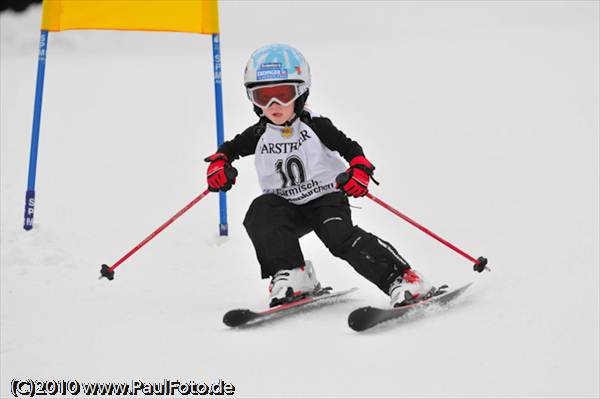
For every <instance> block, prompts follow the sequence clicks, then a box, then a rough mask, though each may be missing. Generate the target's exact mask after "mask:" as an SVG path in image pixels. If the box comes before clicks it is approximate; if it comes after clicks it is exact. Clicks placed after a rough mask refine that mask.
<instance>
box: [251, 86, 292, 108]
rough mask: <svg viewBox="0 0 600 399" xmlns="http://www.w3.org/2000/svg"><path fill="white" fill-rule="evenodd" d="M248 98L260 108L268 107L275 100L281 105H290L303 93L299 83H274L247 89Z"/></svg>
mask: <svg viewBox="0 0 600 399" xmlns="http://www.w3.org/2000/svg"><path fill="white" fill-rule="evenodd" d="M247 92H248V98H249V99H250V101H252V103H253V104H254V105H256V106H258V107H261V108H269V107H270V106H271V104H273V103H274V102H277V103H279V104H281V105H283V106H287V105H290V104H291V103H292V102H294V101H295V100H296V99H297V98H298V97H300V96H301V95H302V93H304V90H302V87H301V85H300V84H299V83H276V84H272V85H266V86H257V87H252V88H250V89H247Z"/></svg>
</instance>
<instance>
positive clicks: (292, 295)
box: [269, 260, 321, 307]
mask: <svg viewBox="0 0 600 399" xmlns="http://www.w3.org/2000/svg"><path fill="white" fill-rule="evenodd" d="M320 289H321V283H319V281H318V280H317V275H316V274H315V270H314V269H313V265H312V263H311V262H310V261H308V260H307V261H306V262H305V265H304V266H300V267H298V268H296V269H292V270H280V271H278V272H277V273H275V275H274V276H273V278H272V279H271V283H270V284H269V307H274V306H278V305H282V304H284V303H290V302H294V301H297V300H299V299H302V298H305V297H306V296H308V295H310V294H312V293H314V292H315V291H318V290H320Z"/></svg>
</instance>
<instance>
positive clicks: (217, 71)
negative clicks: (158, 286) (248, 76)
mask: <svg viewBox="0 0 600 399" xmlns="http://www.w3.org/2000/svg"><path fill="white" fill-rule="evenodd" d="M212 48H213V66H214V79H215V108H216V112H217V145H221V144H223V141H225V134H224V128H223V92H222V86H221V45H220V36H219V34H218V33H213V35H212ZM219 211H220V215H221V219H220V223H219V234H220V235H222V236H226V235H228V234H229V229H228V226H227V194H225V193H224V192H222V191H220V192H219Z"/></svg>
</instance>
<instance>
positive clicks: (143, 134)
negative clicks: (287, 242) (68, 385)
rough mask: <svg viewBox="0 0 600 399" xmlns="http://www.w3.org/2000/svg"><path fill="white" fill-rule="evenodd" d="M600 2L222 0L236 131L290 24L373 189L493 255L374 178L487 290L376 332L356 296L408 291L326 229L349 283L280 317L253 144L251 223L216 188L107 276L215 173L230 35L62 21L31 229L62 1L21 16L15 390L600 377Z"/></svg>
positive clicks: (320, 391)
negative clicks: (266, 277) (26, 210)
mask: <svg viewBox="0 0 600 399" xmlns="http://www.w3.org/2000/svg"><path fill="white" fill-rule="evenodd" d="M599 4H600V3H598V2H597V1H582V2H576V1H572V2H558V1H552V2H541V1H536V2H492V1H490V2H433V1H432V2H423V3H413V2H404V1H403V2H368V3H367V2H304V1H303V2H294V3H291V2H271V1H265V2H254V1H253V2H249V1H248V2H236V1H223V2H221V4H220V14H221V15H220V17H221V29H222V52H223V56H222V59H223V84H224V102H225V104H224V105H225V128H226V137H227V138H232V137H233V136H234V134H236V133H238V132H240V131H242V130H243V129H244V128H245V127H246V126H248V125H250V124H251V123H253V122H254V121H255V117H254V115H253V113H252V110H251V106H250V104H249V103H248V100H247V99H246V97H245V94H244V91H243V89H242V71H243V67H244V65H245V62H246V60H247V57H248V56H249V54H250V53H251V51H252V50H254V49H255V48H257V47H259V46H261V45H264V44H266V43H271V42H283V43H289V44H292V45H294V46H296V47H298V48H299V49H301V51H302V52H303V53H304V54H305V56H306V57H307V59H308V60H309V62H310V64H311V67H312V71H313V82H314V85H313V88H312V91H311V97H310V99H309V102H310V104H311V106H312V107H313V109H314V110H315V111H317V112H320V113H322V114H324V115H327V116H329V117H331V118H332V120H333V121H334V123H335V124H336V125H337V126H338V127H339V128H340V129H342V130H343V131H344V132H345V133H347V134H348V135H350V136H351V137H353V138H355V139H357V140H358V141H359V142H360V143H361V144H362V145H363V147H364V148H365V150H366V154H367V156H368V157H369V158H370V159H371V160H372V161H373V162H374V163H375V164H376V165H377V177H378V179H379V180H380V181H381V183H382V184H381V186H379V187H373V189H372V193H373V194H375V195H377V196H378V197H380V198H382V199H383V200H385V201H386V202H389V203H390V204H391V205H393V206H395V207H397V208H398V209H399V210H401V211H402V212H404V213H406V214H407V215H409V216H410V217H412V218H414V219H415V220H417V221H419V222H421V223H423V224H424V225H425V226H427V227H429V228H430V229H432V230H433V231H435V232H437V233H438V234H440V235H442V236H443V237H445V238H447V239H448V240H450V241H452V242H454V243H455V244H457V245H458V246H459V247H461V248H463V249H464V250H466V251H467V252H470V253H472V254H473V255H475V256H479V255H485V256H487V257H488V258H489V260H490V266H491V268H492V272H491V273H484V274H481V275H479V274H477V273H474V272H473V271H472V270H471V265H470V263H469V262H468V261H466V260H465V259H463V258H462V257H460V256H459V255H457V254H455V253H453V252H451V251H450V250H448V249H446V248H445V247H443V246H442V245H440V244H439V243H437V242H436V241H434V240H432V239H430V238H429V237H427V236H426V235H424V234H423V233H422V232H420V231H418V230H417V229H415V228H413V227H411V226H410V225H408V224H407V223H405V222H403V221H401V220H400V219H398V218H396V217H394V216H393V215H392V214H390V213H389V212H387V211H386V210H384V209H383V208H381V207H379V206H378V205H376V204H375V203H373V202H370V201H369V200H367V199H362V200H356V201H353V203H354V205H357V206H360V207H361V208H360V209H354V211H353V212H354V213H353V215H354V218H355V222H356V223H357V224H359V225H360V226H362V227H364V228H365V229H367V230H369V231H372V232H374V233H376V234H378V235H380V236H381V237H382V238H384V239H386V240H389V241H391V242H392V243H393V244H394V245H395V246H396V247H397V248H398V249H399V251H400V252H401V253H402V254H403V255H404V256H405V257H406V258H407V259H408V260H409V261H410V262H411V263H412V264H413V265H414V266H415V267H416V268H417V269H418V270H420V271H422V272H423V273H424V274H425V275H426V276H427V277H428V278H429V279H430V280H432V281H433V282H435V283H446V282H447V283H449V284H451V285H454V286H456V285H459V284H463V283H466V282H469V281H471V280H474V281H475V284H474V286H473V287H472V289H470V290H469V291H468V292H467V294H466V295H465V296H464V298H463V300H462V301H460V302H459V303H457V304H456V306H454V307H453V308H452V309H451V311H447V312H441V313H437V314H434V315H431V317H426V318H417V319H416V320H411V321H410V322H408V323H406V324H403V325H396V326H386V327H384V328H380V329H377V330H376V331H373V332H370V333H366V334H358V333H355V332H353V331H351V330H350V329H349V328H348V327H347V325H346V317H347V315H348V313H349V312H350V311H351V310H353V309H354V308H356V307H358V306H363V305H367V304H375V305H382V306H383V305H386V304H387V298H386V297H385V296H384V295H382V293H380V292H379V291H378V289H377V288H375V287H374V286H372V285H371V284H370V283H368V282H366V281H364V280H363V279H362V278H361V277H360V276H359V275H358V274H356V273H355V272H354V271H353V270H352V269H351V267H349V266H348V265H347V264H345V263H344V262H343V261H341V260H339V259H336V258H333V257H332V256H331V255H330V254H329V253H328V251H327V250H326V249H325V248H324V247H323V245H322V244H321V243H320V242H319V241H318V240H317V239H316V238H315V237H314V236H308V237H306V238H303V239H302V244H303V248H304V251H305V256H306V258H307V259H311V260H313V262H314V264H315V266H316V268H317V273H318V275H319V278H320V280H321V281H322V282H323V283H326V284H330V285H333V286H334V287H337V288H340V289H342V288H348V287H352V286H358V287H360V290H359V291H358V292H357V293H355V294H354V295H353V296H352V299H351V300H349V301H347V302H344V303H341V304H338V305H336V306H332V307H328V308H323V309H320V310H316V311H313V312H308V313H305V314H303V315H298V316H296V317H292V318H289V319H285V320H281V321H278V322H276V323H273V324H271V325H268V326H262V327H257V328H252V329H247V330H231V329H228V328H226V327H225V326H224V325H223V324H222V322H221V318H222V316H223V314H224V313H225V312H226V311H227V310H229V309H231V308H236V307H246V306H249V307H253V308H258V307H262V306H264V305H265V301H266V294H267V293H266V284H267V282H266V281H263V280H260V279H259V269H258V265H257V262H256V260H255V257H254V252H253V249H252V246H251V243H250V240H249V239H248V238H247V237H246V235H245V232H244V229H243V226H242V224H241V223H242V220H243V217H244V214H245V211H246V209H247V207H248V205H249V203H250V201H251V199H252V198H253V197H255V196H257V195H259V194H260V191H259V187H258V183H257V179H256V177H255V174H254V170H253V161H252V159H251V158H246V159H243V160H241V161H239V162H238V163H237V165H236V166H237V167H238V169H239V171H240V175H239V178H238V183H237V184H236V186H235V188H234V189H233V190H232V191H231V192H230V195H228V199H229V222H230V232H231V235H230V237H228V238H220V237H218V235H217V234H218V230H217V224H218V201H217V198H216V196H210V197H208V198H205V199H204V200H202V201H201V202H200V203H198V204H197V205H196V206H195V207H194V208H192V209H191V210H190V211H189V212H188V213H187V214H185V215H184V216H183V217H182V218H181V219H179V220H178V221H177V222H175V223H174V224H173V225H172V226H170V227H169V229H167V230H165V231H164V232H163V233H162V234H161V235H159V236H158V237H157V238H155V239H154V241H152V242H151V243H150V244H148V245H147V246H146V247H144V248H143V249H142V250H141V251H139V252H138V253H136V254H135V255H134V256H133V257H131V258H130V259H129V260H127V261H126V262H125V263H124V264H123V265H122V266H121V267H120V268H118V269H117V271H116V272H117V273H116V278H115V280H114V281H112V282H109V281H107V280H106V279H104V280H102V281H99V280H98V275H99V268H100V265H101V264H102V263H108V264H113V263H114V262H115V261H116V260H117V259H119V258H120V257H121V256H122V255H123V254H125V253H126V252H127V251H128V250H129V249H131V248H132V247H133V246H135V245H136V244H137V243H138V242H139V241H141V240H142V239H143V238H144V237H146V235H148V234H149V233H150V232H152V231H153V230H154V229H155V228H156V227H158V226H159V225H160V224H162V223H163V222H164V221H166V220H167V219H168V218H170V217H171V216H172V215H173V214H175V213H176V212H177V211H178V210H179V209H181V208H182V207H183V206H184V205H185V204H187V203H188V202H189V201H191V200H192V199H193V198H194V197H195V196H196V195H197V194H198V193H200V192H201V191H202V190H204V189H205V187H206V184H205V180H204V173H205V168H206V165H205V163H204V162H203V161H202V159H203V157H204V156H206V155H208V154H210V153H211V152H212V151H213V150H214V149H215V131H216V128H215V117H214V100H213V83H212V62H211V46H210V39H209V37H207V36H197V35H191V34H180V33H147V32H110V31H69V32H62V33H58V34H54V33H53V34H50V39H49V50H48V51H49V53H48V58H47V69H46V86H45V93H44V105H43V119H42V131H41V140H40V153H39V165H38V168H39V169H38V180H37V187H36V189H37V206H36V218H35V223H36V224H35V229H34V230H32V231H30V232H25V231H24V230H23V229H22V227H21V226H22V214H23V201H24V195H25V189H26V181H27V166H28V155H29V144H30V134H31V119H32V106H33V99H34V89H35V74H36V67H37V51H36V48H37V45H38V40H39V21H40V14H41V11H40V7H39V6H38V7H32V8H30V9H29V10H28V11H27V12H26V13H25V14H13V13H3V14H2V15H1V16H0V24H1V43H0V44H1V48H0V51H1V64H0V66H1V81H0V85H1V97H0V100H1V125H0V127H1V212H2V213H1V216H2V222H1V251H2V252H1V262H2V266H1V300H2V304H1V333H2V334H1V357H2V359H1V386H0V397H2V398H6V397H9V396H10V392H9V384H10V381H11V380H12V379H13V378H21V379H23V378H35V379H79V380H80V381H117V382H124V381H129V380H131V379H143V380H145V381H149V382H151V381H153V382H157V381H161V380H162V379H163V378H174V379H176V378H178V379H180V380H186V379H194V380H197V381H212V380H216V379H218V378H223V379H225V380H226V381H228V382H231V383H233V384H234V385H235V387H236V396H238V397H255V398H258V397H261V398H268V397H347V398H352V397H587V398H591V397H598V396H599V395H600V387H599V385H600V382H599V377H598V376H599V375H600V366H599V363H600V360H599V356H600V355H599V352H600V348H599V338H600V337H599V336H600V333H599V332H600V326H599V324H600V321H599V313H600V312H599V307H600V298H599V291H600V290H599V284H600V283H599V272H598V269H599V213H598V212H599V211H598V208H599V181H600V176H599V175H600V168H599V125H600V122H599V119H600V118H599V113H598V109H599V108H600V100H599V97H600V96H599V64H600V62H599V48H600V43H599V36H600V35H599V22H598V21H599V20H600V12H599V9H600V7H599Z"/></svg>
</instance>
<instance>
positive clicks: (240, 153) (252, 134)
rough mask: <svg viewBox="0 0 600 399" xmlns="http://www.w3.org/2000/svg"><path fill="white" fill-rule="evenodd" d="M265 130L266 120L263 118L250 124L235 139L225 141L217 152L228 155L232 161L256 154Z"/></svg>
mask: <svg viewBox="0 0 600 399" xmlns="http://www.w3.org/2000/svg"><path fill="white" fill-rule="evenodd" d="M264 132H265V122H264V120H263V119H262V118H261V120H259V121H258V123H256V124H254V125H252V126H250V127H249V128H247V129H246V130H244V131H243V132H242V133H240V134H238V135H236V136H235V137H234V138H233V139H231V140H229V141H226V142H224V143H223V144H221V145H220V146H219V149H218V150H217V152H222V153H223V154H225V155H227V158H228V159H229V161H230V162H233V161H235V160H236V159H238V158H240V157H245V156H247V155H252V154H254V151H255V150H256V145H257V143H258V139H259V138H260V136H262V134H263V133H264Z"/></svg>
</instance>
